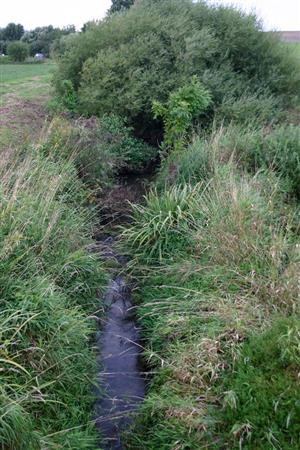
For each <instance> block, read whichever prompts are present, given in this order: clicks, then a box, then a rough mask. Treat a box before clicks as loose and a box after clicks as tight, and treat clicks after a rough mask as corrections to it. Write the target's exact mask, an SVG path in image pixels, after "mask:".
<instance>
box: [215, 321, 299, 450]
mask: <svg viewBox="0 0 300 450" xmlns="http://www.w3.org/2000/svg"><path fill="white" fill-rule="evenodd" d="M299 345H300V328H299V318H298V317H296V316H294V317H291V318H288V319H286V318H280V319H277V320H276V319H275V320H274V323H273V324H272V326H271V327H269V328H268V329H267V330H266V331H265V332H264V333H261V334H254V335H253V336H251V337H250V339H249V341H248V342H245V344H244V345H243V346H242V347H241V349H240V351H239V355H238V359H237V361H236V363H235V365H234V370H233V371H230V372H229V373H228V374H227V375H226V376H225V377H224V380H223V383H222V386H221V388H222V392H225V394H223V405H224V407H223V409H222V410H221V411H220V418H219V423H220V424H221V425H220V429H219V432H220V433H222V435H223V436H224V438H225V440H226V441H227V442H229V445H230V448H232V449H238V448H241V447H242V448H244V449H252V448H257V449H263V448H274V449H278V448H284V449H295V450H296V449H297V448H298V447H299V434H300V427H299V423H298V421H297V418H298V417H299V414H300V404H299V401H298V399H299V394H300V385H299V383H298V382H297V381H296V380H295V376H297V375H296V374H297V372H298V371H299V369H300V352H299Z"/></svg>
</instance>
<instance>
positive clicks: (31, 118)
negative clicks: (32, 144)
mask: <svg viewBox="0 0 300 450" xmlns="http://www.w3.org/2000/svg"><path fill="white" fill-rule="evenodd" d="M54 67H55V65H54V64H53V63H45V64H7V65H0V149H1V148H7V147H10V146H11V145H15V144H18V142H23V141H24V140H25V141H27V140H30V139H31V138H32V137H33V136H37V134H38V133H37V132H38V130H40V129H42V127H43V125H44V122H45V119H46V116H45V107H46V105H47V102H48V101H49V99H50V96H51V85H50V80H51V72H52V71H53V69H54Z"/></svg>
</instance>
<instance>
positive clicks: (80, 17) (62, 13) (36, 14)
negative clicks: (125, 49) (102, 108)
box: [0, 0, 300, 30]
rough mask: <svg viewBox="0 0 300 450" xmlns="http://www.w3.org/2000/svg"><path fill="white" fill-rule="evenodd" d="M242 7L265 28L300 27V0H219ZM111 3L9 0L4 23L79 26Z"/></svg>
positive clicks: (27, 26)
mask: <svg viewBox="0 0 300 450" xmlns="http://www.w3.org/2000/svg"><path fill="white" fill-rule="evenodd" d="M212 2H213V3H215V2H217V3H221V4H234V5H238V6H240V7H241V8H242V9H246V10H247V11H251V9H255V10H256V12H257V13H258V15H259V16H260V17H262V18H263V21H264V23H265V29H266V30H270V29H277V30H300V0H215V1H212ZM109 7H110V0H84V1H80V0H7V1H3V5H2V6H1V11H0V27H4V26H6V25H7V23H9V22H15V23H21V24H23V25H24V27H25V29H27V30H28V29H32V28H35V27H37V26H44V25H49V24H52V25H54V26H59V27H62V26H65V25H68V24H75V25H76V27H77V28H78V29H80V28H81V26H82V25H83V24H84V23H85V22H88V21H89V20H92V19H100V18H102V17H103V16H104V15H105V12H106V11H107V10H108V8H109Z"/></svg>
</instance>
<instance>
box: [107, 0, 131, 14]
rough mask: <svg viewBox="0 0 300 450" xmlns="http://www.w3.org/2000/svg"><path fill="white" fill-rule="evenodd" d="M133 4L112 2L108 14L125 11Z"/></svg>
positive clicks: (123, 0) (118, 1)
mask: <svg viewBox="0 0 300 450" xmlns="http://www.w3.org/2000/svg"><path fill="white" fill-rule="evenodd" d="M133 4H134V0H112V5H111V8H110V10H109V12H110V13H114V12H117V11H124V10H125V9H128V8H130V6H132V5H133Z"/></svg>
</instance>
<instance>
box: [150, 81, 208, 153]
mask: <svg viewBox="0 0 300 450" xmlns="http://www.w3.org/2000/svg"><path fill="white" fill-rule="evenodd" d="M210 102H211V96H210V93H209V92H208V91H207V90H206V89H205V88H204V87H203V86H202V84H201V83H200V82H199V80H198V79H197V77H193V79H192V80H191V82H190V83H189V84H187V85H185V86H183V87H181V88H180V89H178V90H177V91H175V92H172V93H171V94H170V97H169V100H168V102H167V104H166V105H162V104H161V103H160V102H158V101H154V102H153V106H152V110H153V113H154V117H155V119H159V118H162V119H163V123H164V133H165V134H164V144H166V145H167V146H171V147H174V149H175V150H180V149H182V148H183V147H184V143H185V139H186V136H187V133H188V131H190V128H191V126H192V121H193V120H194V119H195V118H199V116H200V114H202V113H203V112H204V110H205V109H206V108H207V107H208V106H209V104H210Z"/></svg>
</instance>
